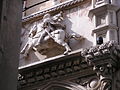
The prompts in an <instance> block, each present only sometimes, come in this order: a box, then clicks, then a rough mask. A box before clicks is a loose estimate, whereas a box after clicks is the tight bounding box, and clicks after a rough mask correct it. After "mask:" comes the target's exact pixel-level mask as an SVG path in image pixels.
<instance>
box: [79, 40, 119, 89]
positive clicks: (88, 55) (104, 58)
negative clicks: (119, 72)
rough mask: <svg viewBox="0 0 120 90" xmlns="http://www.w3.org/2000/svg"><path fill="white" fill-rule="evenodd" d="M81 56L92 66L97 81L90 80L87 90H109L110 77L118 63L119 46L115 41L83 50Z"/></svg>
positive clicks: (110, 87)
mask: <svg viewBox="0 0 120 90" xmlns="http://www.w3.org/2000/svg"><path fill="white" fill-rule="evenodd" d="M81 55H82V56H83V57H84V58H85V60H86V62H87V63H88V64H89V65H92V66H93V70H94V71H96V73H97V76H98V77H99V80H95V79H93V80H91V82H89V83H88V87H87V88H88V90H111V89H112V80H113V79H112V76H113V73H114V72H115V70H116V69H117V68H118V67H117V66H118V64H119V63H120V61H119V59H120V46H119V45H118V44H117V43H116V42H115V41H109V42H107V43H104V44H101V45H98V46H95V47H91V48H89V49H84V50H82V51H81Z"/></svg>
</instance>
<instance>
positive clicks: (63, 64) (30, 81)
mask: <svg viewBox="0 0 120 90" xmlns="http://www.w3.org/2000/svg"><path fill="white" fill-rule="evenodd" d="M68 57H69V56H68ZM52 62H53V61H52ZM52 62H50V61H49V62H46V63H43V64H40V65H39V66H37V67H36V65H35V68H34V66H32V67H30V69H29V67H27V68H22V69H20V70H19V73H20V74H19V78H18V82H19V85H18V88H19V89H21V88H26V87H32V86H34V85H35V84H37V83H40V82H47V81H49V80H50V81H51V80H55V79H60V78H63V77H64V78H65V79H66V78H69V77H71V75H73V76H74V74H75V73H79V72H84V71H85V70H87V69H90V68H88V65H87V64H86V62H85V61H83V60H82V58H80V56H78V55H77V56H76V55H75V56H72V57H71V56H70V57H69V58H66V59H61V60H60V61H59V60H58V61H54V62H53V63H52ZM87 71H88V70H87ZM81 75H84V73H83V74H81Z"/></svg>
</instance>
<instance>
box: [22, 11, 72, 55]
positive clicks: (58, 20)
mask: <svg viewBox="0 0 120 90" xmlns="http://www.w3.org/2000/svg"><path fill="white" fill-rule="evenodd" d="M62 21H63V17H62V12H60V13H59V14H57V15H55V16H53V17H51V16H50V14H45V15H44V17H43V22H42V26H41V30H39V29H38V28H37V24H35V25H34V26H33V28H32V29H31V30H30V32H29V36H28V38H29V39H28V42H27V43H26V45H25V46H24V48H23V49H22V50H21V53H22V54H24V56H25V57H27V56H28V55H29V52H30V51H31V49H34V50H37V46H39V45H40V44H42V42H44V41H47V40H48V39H49V38H52V39H53V40H54V41H55V42H56V43H58V44H60V45H62V46H64V47H65V49H66V51H65V52H64V54H67V53H68V52H70V51H71V49H70V47H69V46H68V44H67V42H65V35H66V34H65V31H64V30H65V25H63V24H62Z"/></svg>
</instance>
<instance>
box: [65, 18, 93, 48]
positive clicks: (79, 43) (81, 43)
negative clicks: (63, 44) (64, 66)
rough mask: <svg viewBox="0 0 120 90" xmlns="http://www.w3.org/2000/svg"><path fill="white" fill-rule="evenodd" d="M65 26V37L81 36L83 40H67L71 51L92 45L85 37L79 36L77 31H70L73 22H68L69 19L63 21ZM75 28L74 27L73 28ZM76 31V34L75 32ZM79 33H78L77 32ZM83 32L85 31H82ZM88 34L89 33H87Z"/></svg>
mask: <svg viewBox="0 0 120 90" xmlns="http://www.w3.org/2000/svg"><path fill="white" fill-rule="evenodd" d="M64 23H65V25H66V36H67V37H69V36H71V35H73V34H75V35H77V36H78V37H79V36H82V37H83V38H84V39H81V40H75V39H74V38H71V39H69V41H68V44H69V45H70V47H71V49H72V50H78V49H80V48H87V47H90V46H92V45H93V42H91V41H90V40H88V39H87V38H86V37H84V36H83V35H82V33H81V34H80V31H79V30H72V29H73V27H74V26H73V22H71V21H70V17H66V18H65V21H64ZM76 24H77V23H76ZM75 28H76V27H75ZM76 31H77V32H76ZM78 31H79V32H78ZM84 32H85V31H84ZM88 33H89V32H88Z"/></svg>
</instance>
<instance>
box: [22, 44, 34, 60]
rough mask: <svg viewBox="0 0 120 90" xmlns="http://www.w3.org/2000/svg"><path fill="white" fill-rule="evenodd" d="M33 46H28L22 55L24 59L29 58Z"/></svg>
mask: <svg viewBox="0 0 120 90" xmlns="http://www.w3.org/2000/svg"><path fill="white" fill-rule="evenodd" d="M32 47H33V45H32V44H28V46H27V48H26V50H25V53H24V57H25V58H27V57H28V56H29V53H30V51H31V50H32Z"/></svg>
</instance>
